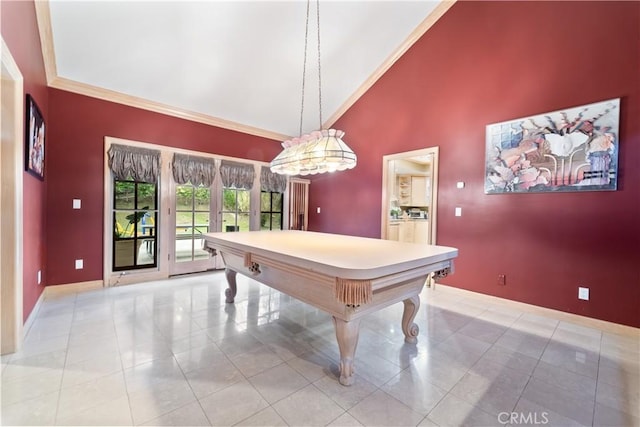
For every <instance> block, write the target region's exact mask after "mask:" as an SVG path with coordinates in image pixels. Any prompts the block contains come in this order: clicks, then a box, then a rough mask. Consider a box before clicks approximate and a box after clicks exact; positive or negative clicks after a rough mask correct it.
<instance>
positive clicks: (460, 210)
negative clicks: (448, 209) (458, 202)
mask: <svg viewBox="0 0 640 427" xmlns="http://www.w3.org/2000/svg"><path fill="white" fill-rule="evenodd" d="M456 216H462V208H456Z"/></svg>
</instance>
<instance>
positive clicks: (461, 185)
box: [456, 181, 464, 188]
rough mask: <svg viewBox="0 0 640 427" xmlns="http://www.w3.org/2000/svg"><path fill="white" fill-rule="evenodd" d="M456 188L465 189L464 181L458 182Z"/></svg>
mask: <svg viewBox="0 0 640 427" xmlns="http://www.w3.org/2000/svg"><path fill="white" fill-rule="evenodd" d="M456 187H457V188H464V182H462V181H458V182H457V183H456Z"/></svg>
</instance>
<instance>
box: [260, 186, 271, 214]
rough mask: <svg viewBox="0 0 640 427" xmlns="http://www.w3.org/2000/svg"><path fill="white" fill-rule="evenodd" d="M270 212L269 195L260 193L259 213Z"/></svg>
mask: <svg viewBox="0 0 640 427" xmlns="http://www.w3.org/2000/svg"><path fill="white" fill-rule="evenodd" d="M270 210H271V193H266V192H264V191H263V192H262V193H260V211H262V212H269V211H270Z"/></svg>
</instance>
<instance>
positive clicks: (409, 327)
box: [402, 295, 420, 344]
mask: <svg viewBox="0 0 640 427" xmlns="http://www.w3.org/2000/svg"><path fill="white" fill-rule="evenodd" d="M402 302H403V303H404V313H402V332H404V340H405V342H408V343H409V344H415V343H417V342H418V338H416V337H417V336H418V333H419V332H420V328H419V327H418V325H416V324H415V323H413V319H415V317H416V313H418V309H419V308H420V297H419V296H417V295H416V296H413V297H411V298H407V299H406V300H404V301H402Z"/></svg>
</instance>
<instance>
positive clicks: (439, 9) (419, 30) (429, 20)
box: [323, 0, 457, 129]
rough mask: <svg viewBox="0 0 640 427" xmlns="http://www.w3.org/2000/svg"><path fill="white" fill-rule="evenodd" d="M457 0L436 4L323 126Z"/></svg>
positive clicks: (384, 70) (335, 117)
mask: <svg viewBox="0 0 640 427" xmlns="http://www.w3.org/2000/svg"><path fill="white" fill-rule="evenodd" d="M456 1H457V0H442V1H441V2H440V4H438V6H436V7H435V8H434V9H433V10H432V11H431V13H430V14H429V16H427V17H426V18H425V19H424V20H423V21H422V22H421V23H420V25H418V26H417V27H416V29H415V30H413V31H412V32H411V34H409V36H408V37H407V38H406V39H405V41H404V42H403V43H402V44H401V45H400V47H398V49H397V50H396V51H395V52H393V53H392V54H391V55H390V56H389V57H388V58H387V59H386V60H385V61H384V62H383V63H382V65H380V67H378V69H377V70H376V71H374V73H373V74H372V75H371V76H370V77H369V78H368V79H367V80H366V81H365V82H364V83H362V85H360V87H359V88H358V89H356V91H355V92H354V93H353V94H352V95H351V96H350V97H349V98H348V99H347V100H346V101H345V102H344V104H342V106H341V107H340V108H338V109H337V110H336V112H335V113H333V114H332V115H331V117H329V119H327V121H326V122H325V123H324V124H323V128H325V129H329V128H330V127H331V126H333V124H334V123H335V122H337V121H338V119H339V118H340V117H342V115H343V114H344V113H345V112H346V111H347V110H348V109H349V108H351V106H352V105H353V104H355V103H356V101H358V99H360V97H361V96H362V95H364V94H365V93H366V92H367V91H368V90H369V89H370V88H371V86H373V85H374V84H375V82H377V81H378V79H379V78H380V77H382V76H383V75H384V73H386V72H387V71H388V70H389V68H391V66H392V65H393V64H395V63H396V61H397V60H398V59H400V57H401V56H402V55H404V54H405V52H406V51H407V50H409V48H410V47H411V46H413V44H414V43H415V42H416V41H418V40H419V39H420V37H422V36H423V35H424V34H425V33H426V32H427V31H428V30H429V29H430V28H431V27H432V26H433V25H434V24H435V23H436V22H438V20H439V19H440V18H441V17H442V15H444V14H445V13H446V12H447V11H448V10H449V9H450V8H451V6H453V5H454V4H455V3H456Z"/></svg>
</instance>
